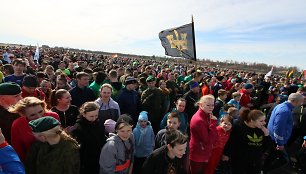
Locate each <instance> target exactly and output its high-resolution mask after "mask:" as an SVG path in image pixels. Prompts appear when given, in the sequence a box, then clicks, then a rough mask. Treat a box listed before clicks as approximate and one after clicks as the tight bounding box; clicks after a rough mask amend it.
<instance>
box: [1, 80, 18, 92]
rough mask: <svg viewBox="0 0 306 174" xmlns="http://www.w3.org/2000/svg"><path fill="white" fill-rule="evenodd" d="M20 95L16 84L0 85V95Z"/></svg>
mask: <svg viewBox="0 0 306 174" xmlns="http://www.w3.org/2000/svg"><path fill="white" fill-rule="evenodd" d="M20 93H21V89H20V86H19V85H18V84H17V83H12V82H6V83H1V84H0V95H17V94H20Z"/></svg>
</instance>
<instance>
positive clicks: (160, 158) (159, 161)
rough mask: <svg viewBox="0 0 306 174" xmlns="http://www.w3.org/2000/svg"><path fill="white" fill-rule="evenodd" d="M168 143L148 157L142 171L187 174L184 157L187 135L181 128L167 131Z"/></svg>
mask: <svg viewBox="0 0 306 174" xmlns="http://www.w3.org/2000/svg"><path fill="white" fill-rule="evenodd" d="M166 134H167V139H166V144H165V145H164V146H162V147H161V148H159V149H156V150H154V151H153V153H152V154H151V155H150V156H149V157H148V158H147V159H146V161H145V162H144V164H143V166H142V173H146V174H156V173H167V174H185V173H186V170H184V168H183V159H182V158H184V157H185V155H184V154H185V153H186V150H187V136H186V135H184V134H183V133H181V132H180V131H179V130H168V131H167V133H166Z"/></svg>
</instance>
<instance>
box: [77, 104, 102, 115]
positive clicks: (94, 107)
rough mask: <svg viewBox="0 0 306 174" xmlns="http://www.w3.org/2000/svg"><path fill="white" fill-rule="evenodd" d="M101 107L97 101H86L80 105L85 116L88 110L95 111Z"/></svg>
mask: <svg viewBox="0 0 306 174" xmlns="http://www.w3.org/2000/svg"><path fill="white" fill-rule="evenodd" d="M97 109H99V105H98V104H97V103H96V102H85V103H84V104H83V105H82V106H81V107H80V113H81V115H82V116H84V115H85V114H86V113H87V112H91V111H95V110H97Z"/></svg>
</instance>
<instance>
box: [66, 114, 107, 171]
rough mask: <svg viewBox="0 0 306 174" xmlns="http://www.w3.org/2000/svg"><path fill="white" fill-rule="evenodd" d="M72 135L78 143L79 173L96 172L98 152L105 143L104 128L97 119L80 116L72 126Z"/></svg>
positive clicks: (97, 169)
mask: <svg viewBox="0 0 306 174" xmlns="http://www.w3.org/2000/svg"><path fill="white" fill-rule="evenodd" d="M72 136H73V137H75V138H76V140H77V142H78V143H79V144H80V160H81V172H80V173H81V174H87V173H90V174H98V173H99V169H100V167H99V158H100V152H101V149H102V147H103V145H104V144H105V136H104V129H103V128H102V127H101V126H99V123H98V121H95V122H89V121H87V119H86V118H84V117H82V118H81V119H80V120H78V121H77V123H76V124H75V125H74V127H73V131H72Z"/></svg>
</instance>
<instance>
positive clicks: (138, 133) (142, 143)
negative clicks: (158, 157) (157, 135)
mask: <svg viewBox="0 0 306 174" xmlns="http://www.w3.org/2000/svg"><path fill="white" fill-rule="evenodd" d="M133 134H134V136H135V141H136V145H135V150H136V153H135V156H136V157H148V156H149V155H150V154H151V153H152V152H153V149H154V132H153V128H152V126H151V123H150V122H149V121H148V124H147V126H146V127H145V128H143V127H141V126H140V124H139V123H137V125H136V127H135V128H134V130H133Z"/></svg>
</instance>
